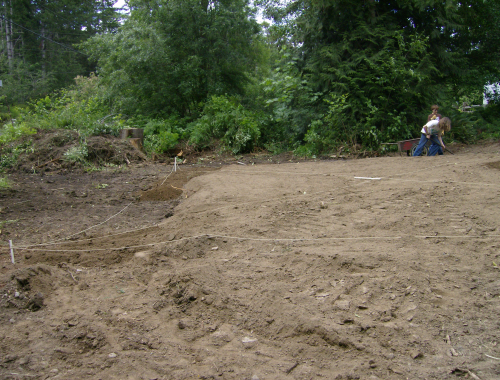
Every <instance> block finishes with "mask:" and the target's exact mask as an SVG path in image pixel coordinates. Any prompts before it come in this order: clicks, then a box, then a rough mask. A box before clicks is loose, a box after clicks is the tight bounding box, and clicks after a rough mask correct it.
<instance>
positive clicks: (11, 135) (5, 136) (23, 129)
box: [0, 121, 36, 144]
mask: <svg viewBox="0 0 500 380" xmlns="http://www.w3.org/2000/svg"><path fill="white" fill-rule="evenodd" d="M35 133H36V130H35V129H34V128H31V127H30V126H28V125H27V124H26V123H24V122H20V123H19V122H17V121H16V122H14V121H13V122H9V123H7V124H4V126H3V127H2V128H1V130H0V144H6V143H9V142H12V141H16V140H18V139H20V138H21V137H23V136H29V135H34V134H35Z"/></svg>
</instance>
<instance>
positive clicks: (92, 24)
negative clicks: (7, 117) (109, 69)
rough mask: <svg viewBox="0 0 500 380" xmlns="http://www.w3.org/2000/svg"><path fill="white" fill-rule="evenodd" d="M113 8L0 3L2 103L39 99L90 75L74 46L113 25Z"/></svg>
mask: <svg viewBox="0 0 500 380" xmlns="http://www.w3.org/2000/svg"><path fill="white" fill-rule="evenodd" d="M113 4H114V1H113V0H99V1H96V0H79V1H74V0H51V1H46V0H44V1H40V0H15V1H7V2H2V6H1V7H0V15H1V16H2V18H3V21H2V28H1V30H0V39H1V40H2V43H1V44H0V51H1V53H2V54H1V55H0V57H1V58H0V79H1V80H2V82H3V86H2V87H0V95H5V96H6V100H5V102H6V104H8V105H14V104H19V103H22V102H25V101H27V100H29V99H34V98H37V97H40V96H45V95H46V94H49V93H51V92H52V91H54V90H57V89H59V88H62V87H64V86H67V85H69V84H70V83H71V82H72V81H73V79H74V78H75V77H76V76H77V75H88V74H89V72H91V71H93V70H94V68H93V66H92V65H91V64H89V62H88V60H87V57H86V56H85V55H84V54H82V53H81V52H80V51H78V50H77V48H75V44H78V43H81V42H82V41H84V40H86V39H88V38H89V37H91V36H93V35H95V34H98V33H105V32H109V31H112V30H114V29H115V28H116V27H117V26H118V18H119V16H118V14H117V12H116V10H115V9H114V7H113ZM11 28H12V29H11ZM9 39H10V43H9Z"/></svg>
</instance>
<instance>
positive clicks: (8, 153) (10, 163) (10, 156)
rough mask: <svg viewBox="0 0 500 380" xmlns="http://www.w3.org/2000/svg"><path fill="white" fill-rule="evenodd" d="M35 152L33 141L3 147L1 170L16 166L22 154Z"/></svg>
mask: <svg viewBox="0 0 500 380" xmlns="http://www.w3.org/2000/svg"><path fill="white" fill-rule="evenodd" d="M33 152H34V149H33V146H32V142H31V141H28V142H25V143H21V144H18V145H14V146H4V147H2V150H1V154H0V170H1V169H5V168H12V167H14V165H15V164H16V162H17V160H18V158H19V156H20V155H21V154H24V153H33Z"/></svg>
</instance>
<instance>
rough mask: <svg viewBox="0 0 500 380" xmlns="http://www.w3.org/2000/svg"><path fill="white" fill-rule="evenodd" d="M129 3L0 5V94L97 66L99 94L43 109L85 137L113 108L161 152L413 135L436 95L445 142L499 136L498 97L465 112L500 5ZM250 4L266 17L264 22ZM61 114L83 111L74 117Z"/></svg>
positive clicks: (39, 87)
mask: <svg viewBox="0 0 500 380" xmlns="http://www.w3.org/2000/svg"><path fill="white" fill-rule="evenodd" d="M128 6H129V8H130V14H129V15H127V16H126V17H122V18H121V20H120V17H121V16H120V15H118V14H117V13H116V11H115V10H114V9H113V8H112V1H111V0H80V1H77V0H54V1H50V2H49V1H48V0H19V1H16V2H14V1H13V0H6V1H4V2H2V8H1V13H0V16H1V17H0V24H1V25H0V26H1V32H0V37H1V39H2V45H0V52H1V54H0V56H1V58H0V79H2V80H4V82H5V83H6V84H7V85H4V87H3V88H2V89H1V91H2V94H3V95H4V96H6V97H7V99H8V101H10V102H11V103H13V102H23V101H25V100H26V99H29V98H36V97H38V96H40V95H44V96H45V95H46V94H48V93H49V91H51V90H53V89H57V88H61V87H64V86H66V85H67V83H68V81H69V80H70V78H74V77H75V76H76V75H77V74H83V75H88V74H89V73H90V71H95V72H96V76H92V77H89V80H88V85H84V83H86V82H85V80H84V79H82V78H81V77H80V78H79V82H78V83H79V84H78V86H83V87H81V89H83V88H84V87H85V86H87V88H92V89H93V91H92V95H89V97H88V99H86V100H84V99H83V98H82V97H81V96H80V97H66V98H64V96H63V98H61V99H59V100H57V101H53V100H52V98H50V99H49V98H45V100H44V101H42V102H38V103H36V104H37V105H36V107H34V108H35V109H36V110H41V109H43V110H46V109H47V105H48V104H50V106H51V107H52V110H53V112H61V114H60V115H59V116H60V119H61V124H62V125H67V126H68V127H71V126H73V127H75V128H76V125H85V128H86V130H90V131H97V130H101V128H100V127H99V125H98V121H97V120H98V118H99V119H100V118H103V117H107V116H106V115H121V116H119V117H120V118H123V120H122V119H120V120H119V123H122V124H124V123H127V124H128V125H134V126H137V127H144V128H145V131H146V134H147V135H150V137H149V138H150V139H151V141H150V142H151V146H155V147H157V148H155V149H159V150H163V151H165V150H168V149H170V148H171V147H172V146H173V145H175V144H176V143H177V142H178V141H179V140H184V141H185V142H187V143H190V144H193V145H194V146H196V147H197V148H200V149H202V148H206V147H215V146H217V144H221V145H222V146H223V147H224V148H227V149H230V150H232V151H233V152H234V153H238V152H242V151H250V150H252V149H256V148H259V147H264V148H266V149H270V150H274V151H278V150H280V149H294V150H295V151H296V152H297V153H299V154H304V155H312V154H321V153H323V152H329V151H333V150H335V149H338V148H339V146H343V149H344V148H346V147H349V146H351V147H352V146H363V147H364V149H374V150H375V149H379V148H380V146H381V144H382V143H384V142H393V141H397V140H402V139H408V138H412V137H416V136H418V135H419V131H420V128H421V126H422V124H423V123H424V122H425V120H426V116H427V114H428V113H429V108H430V106H431V105H432V104H439V105H440V106H441V109H440V112H441V113H442V114H444V115H446V116H449V117H451V118H452V125H453V127H452V131H451V133H450V134H448V136H451V137H453V138H456V139H460V140H462V141H470V139H471V138H473V137H474V133H476V135H479V134H480V133H483V132H484V131H490V132H491V133H490V132H488V133H490V135H491V136H493V135H494V136H497V135H499V136H500V132H498V131H499V130H500V121H499V119H500V118H499V116H500V112H499V107H500V105H499V102H498V99H496V100H495V99H492V100H493V103H492V105H491V106H489V107H488V109H481V110H478V111H477V112H475V113H474V114H467V113H463V112H461V109H460V105H461V104H462V103H464V102H466V103H470V102H472V103H475V104H479V103H481V102H482V98H483V92H484V87H485V85H487V84H494V83H498V82H499V81H500V41H499V38H500V30H499V29H500V0H489V1H484V0H467V1H458V0H440V1H436V0H391V1H380V0H349V1H348V0H287V1H284V0H255V1H250V0H129V1H128ZM258 10H260V11H262V12H263V14H264V16H265V18H266V20H267V21H265V22H262V23H258V22H257V20H256V15H257V11H258ZM119 16H120V17H119ZM90 84H91V85H90ZM77 88H79V87H77ZM73 91H74V90H73ZM78 91H79V90H77V91H76V93H78ZM61 93H63V94H68V93H71V94H75V92H71V91H70V92H64V91H62V92H61ZM82 93H85V92H84V91H82ZM72 96H73V95H72ZM64 101H66V102H69V103H71V105H70V104H69V103H68V105H67V107H66V109H65V110H64V112H63V111H62V110H63V108H64V107H63V106H62V104H63V103H64ZM79 102H80V103H79ZM56 103H57V104H58V106H57V107H55V106H54V104H56ZM75 103H78V104H75ZM69 109H71V110H74V109H79V111H78V115H80V116H81V118H80V119H79V121H78V123H76V122H74V123H73V121H71V120H74V119H75V118H74V117H69V115H71V112H70V111H68V110H69ZM87 111H88V112H87ZM86 112H87V113H86ZM61 115H64V117H63V116H61ZM59 116H57V117H59ZM54 117H55V118H57V117H56V116H54ZM92 118H93V119H92ZM35 119H36V118H34V119H33V120H35ZM25 120H28V119H25ZM36 120H38V121H40V119H39V118H38V119H36ZM495 131H496V132H495Z"/></svg>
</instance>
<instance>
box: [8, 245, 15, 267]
mask: <svg viewBox="0 0 500 380" xmlns="http://www.w3.org/2000/svg"><path fill="white" fill-rule="evenodd" d="M9 246H10V261H12V264H15V263H16V260H14V248H12V240H9Z"/></svg>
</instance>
